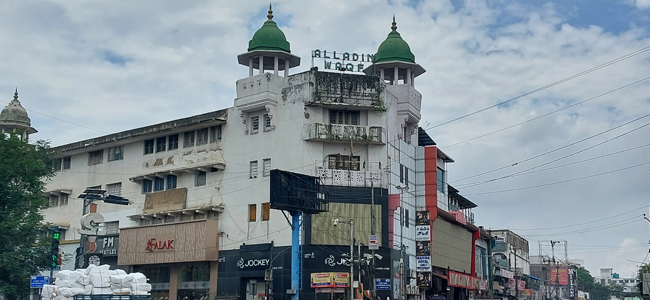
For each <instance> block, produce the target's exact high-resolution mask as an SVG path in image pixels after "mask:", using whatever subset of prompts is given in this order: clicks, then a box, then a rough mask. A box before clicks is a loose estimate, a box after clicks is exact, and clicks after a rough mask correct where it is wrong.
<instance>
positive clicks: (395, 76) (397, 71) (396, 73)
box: [393, 67, 399, 85]
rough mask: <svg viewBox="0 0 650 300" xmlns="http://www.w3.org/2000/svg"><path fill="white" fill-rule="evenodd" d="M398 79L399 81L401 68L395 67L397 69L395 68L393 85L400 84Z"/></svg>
mask: <svg viewBox="0 0 650 300" xmlns="http://www.w3.org/2000/svg"><path fill="white" fill-rule="evenodd" d="M398 79H399V68H398V67H395V68H393V85H397V84H398V82H397V81H398Z"/></svg>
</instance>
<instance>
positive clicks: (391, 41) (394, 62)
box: [363, 16, 425, 142]
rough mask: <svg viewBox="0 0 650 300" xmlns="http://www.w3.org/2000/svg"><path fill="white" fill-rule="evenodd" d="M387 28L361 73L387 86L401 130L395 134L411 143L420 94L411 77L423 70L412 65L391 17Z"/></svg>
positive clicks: (407, 50) (409, 53) (405, 44)
mask: <svg viewBox="0 0 650 300" xmlns="http://www.w3.org/2000/svg"><path fill="white" fill-rule="evenodd" d="M391 29H392V31H391V32H390V33H389V34H388V37H386V40H384V41H383V42H382V43H381V45H379V49H377V54H375V59H374V62H373V65H372V66H370V67H368V68H366V69H365V70H363V72H364V73H366V74H367V75H376V76H379V78H381V79H382V80H384V82H386V84H387V85H388V86H387V88H388V90H389V91H390V92H391V93H392V94H393V95H395V96H396V97H397V116H398V118H400V123H401V124H400V125H401V127H402V132H401V133H400V134H399V135H400V136H401V138H402V139H403V140H405V141H406V142H411V137H412V136H414V134H416V133H417V128H418V123H419V122H420V108H421V106H422V103H421V102H422V95H421V94H420V93H419V92H418V91H417V90H415V77H418V76H420V75H421V74H422V73H424V72H425V70H424V68H422V66H420V65H418V64H417V63H416V62H415V55H413V52H411V47H409V45H408V44H407V43H406V41H404V40H403V39H402V36H401V35H400V34H399V32H397V23H396V22H395V16H393V24H392V26H391ZM415 140H417V139H415Z"/></svg>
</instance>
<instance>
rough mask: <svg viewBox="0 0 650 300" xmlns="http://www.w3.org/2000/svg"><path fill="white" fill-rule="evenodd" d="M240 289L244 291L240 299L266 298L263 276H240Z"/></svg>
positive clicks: (256, 299) (263, 299) (264, 299)
mask: <svg viewBox="0 0 650 300" xmlns="http://www.w3.org/2000/svg"><path fill="white" fill-rule="evenodd" d="M242 291H246V293H245V297H241V298H240V299H241V300H266V281H264V278H242Z"/></svg>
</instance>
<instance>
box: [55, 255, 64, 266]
mask: <svg viewBox="0 0 650 300" xmlns="http://www.w3.org/2000/svg"><path fill="white" fill-rule="evenodd" d="M62 263H63V253H61V252H59V253H57V254H56V265H57V266H60V265H61V264H62Z"/></svg>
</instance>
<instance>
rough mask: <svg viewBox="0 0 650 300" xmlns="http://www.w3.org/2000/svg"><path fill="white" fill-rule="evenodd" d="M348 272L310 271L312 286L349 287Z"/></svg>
mask: <svg viewBox="0 0 650 300" xmlns="http://www.w3.org/2000/svg"><path fill="white" fill-rule="evenodd" d="M349 277H350V275H349V274H348V273H333V272H326V273H311V287H312V288H336V287H350V284H349V281H348V279H349Z"/></svg>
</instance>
